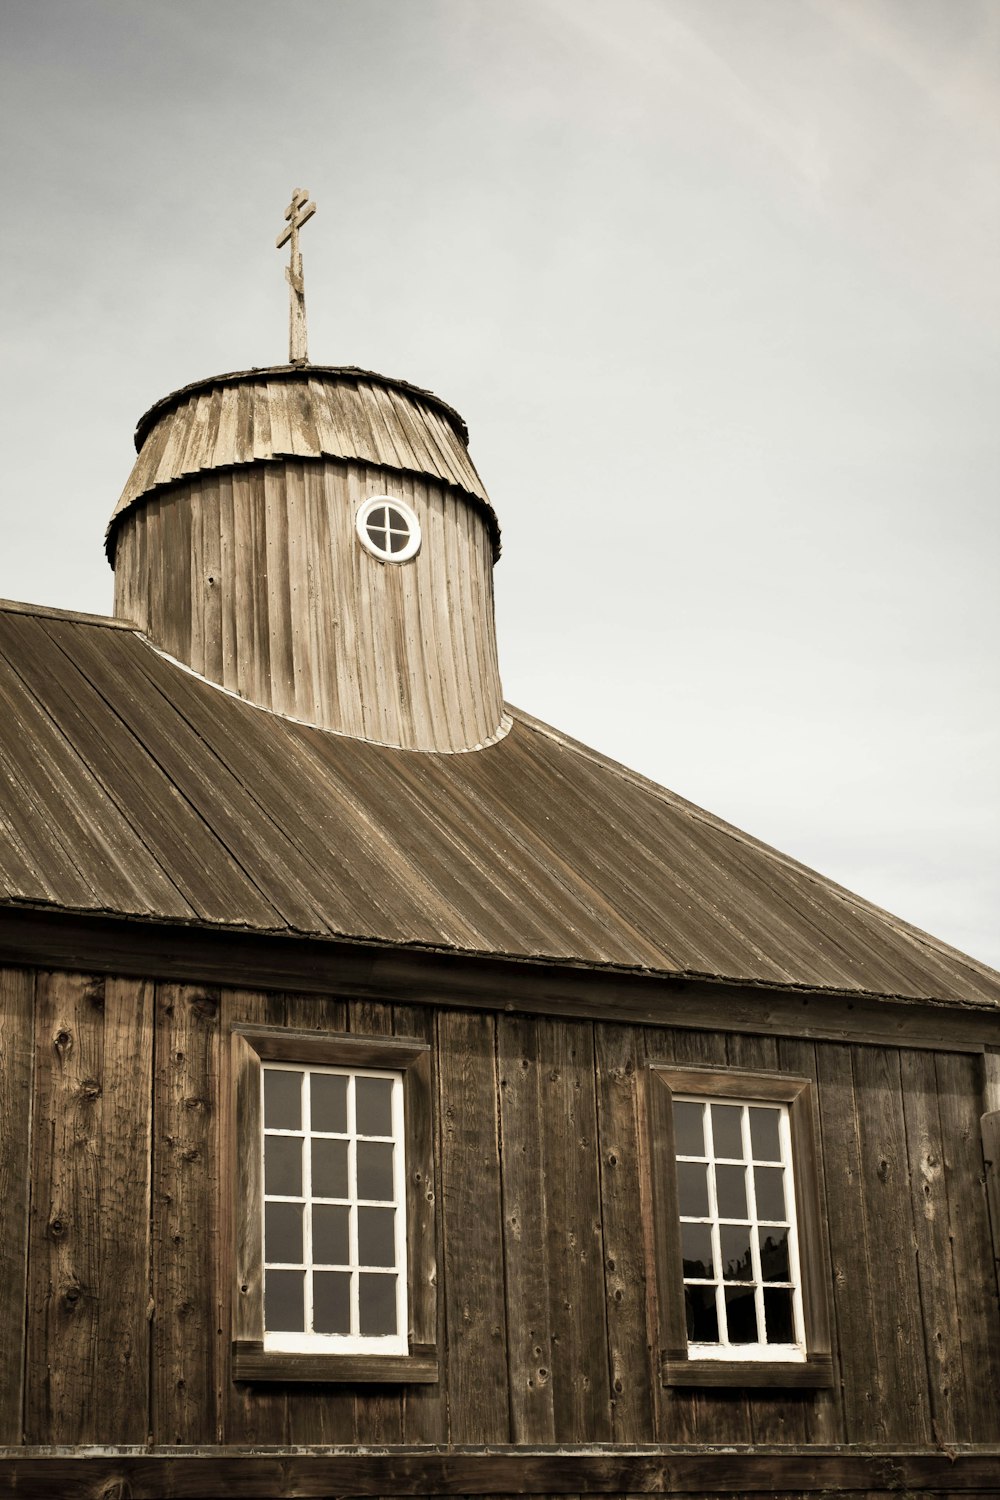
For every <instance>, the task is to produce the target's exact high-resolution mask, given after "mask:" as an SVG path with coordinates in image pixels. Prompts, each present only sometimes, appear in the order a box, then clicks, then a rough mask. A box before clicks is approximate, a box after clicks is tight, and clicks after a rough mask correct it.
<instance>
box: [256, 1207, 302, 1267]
mask: <svg viewBox="0 0 1000 1500" xmlns="http://www.w3.org/2000/svg"><path fill="white" fill-rule="evenodd" d="M264 1259H265V1260H271V1261H274V1260H281V1261H290V1262H291V1263H292V1265H301V1264H302V1204H301V1203H265V1204H264Z"/></svg>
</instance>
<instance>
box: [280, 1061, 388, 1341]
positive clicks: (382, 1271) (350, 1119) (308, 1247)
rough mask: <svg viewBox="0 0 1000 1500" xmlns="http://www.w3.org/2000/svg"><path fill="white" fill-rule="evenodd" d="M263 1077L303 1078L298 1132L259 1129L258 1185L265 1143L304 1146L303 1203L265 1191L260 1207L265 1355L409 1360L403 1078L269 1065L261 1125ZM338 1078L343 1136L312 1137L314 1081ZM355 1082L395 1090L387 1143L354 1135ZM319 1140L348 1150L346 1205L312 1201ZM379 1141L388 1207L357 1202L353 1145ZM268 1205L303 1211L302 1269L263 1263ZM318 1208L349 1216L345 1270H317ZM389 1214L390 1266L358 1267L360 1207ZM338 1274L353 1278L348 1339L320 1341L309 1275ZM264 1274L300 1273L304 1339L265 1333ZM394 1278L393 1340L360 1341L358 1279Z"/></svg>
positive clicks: (329, 1336) (327, 1336)
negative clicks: (342, 1085)
mask: <svg viewBox="0 0 1000 1500" xmlns="http://www.w3.org/2000/svg"><path fill="white" fill-rule="evenodd" d="M268 1072H289V1073H298V1074H301V1075H302V1078H303V1085H302V1115H301V1127H302V1128H301V1129H300V1130H285V1129H276V1128H273V1127H270V1126H268V1125H267V1124H266V1121H265V1123H264V1126H263V1129H262V1131H261V1140H260V1152H261V1182H262V1183H263V1182H264V1180H265V1179H264V1175H263V1174H264V1148H265V1141H266V1140H267V1138H268V1137H269V1136H271V1137H276V1136H277V1137H280V1136H284V1137H289V1138H296V1139H300V1140H302V1142H303V1151H302V1173H303V1178H302V1193H301V1195H300V1196H294V1197H290V1196H285V1195H282V1194H275V1193H268V1192H267V1191H266V1188H265V1191H264V1194H263V1204H264V1208H265V1212H264V1213H262V1215H261V1240H262V1245H261V1255H262V1265H263V1267H264V1278H265V1304H264V1305H265V1313H264V1349H265V1351H267V1352H272V1351H273V1352H284V1353H289V1354H316V1353H323V1352H326V1353H330V1354H406V1352H407V1336H406V1328H407V1311H408V1310H407V1264H406V1161H405V1153H406V1144H405V1132H404V1124H403V1075H402V1073H399V1072H395V1071H389V1070H383V1069H375V1068H351V1067H336V1066H330V1065H315V1064H306V1063H286V1062H266V1063H265V1064H264V1066H263V1067H262V1069H261V1119H262V1121H263V1120H264V1079H265V1075H266V1074H267V1073H268ZM320 1074H326V1075H337V1076H340V1077H345V1078H347V1079H348V1080H349V1083H348V1089H347V1130H346V1131H317V1130H313V1129H312V1123H311V1117H310V1097H311V1080H312V1078H314V1077H315V1076H317V1075H320ZM359 1078H381V1079H388V1080H389V1081H390V1082H391V1084H392V1093H391V1111H392V1122H391V1123H392V1135H391V1137H389V1136H379V1137H369V1136H364V1135H361V1134H360V1133H359V1132H358V1130H357V1128H356V1127H357V1120H356V1112H355V1089H356V1081H357V1079H359ZM314 1139H318V1140H346V1141H347V1143H348V1196H347V1197H346V1198H339V1199H329V1198H322V1197H318V1196H314V1195H313V1193H312V1182H311V1177H312V1167H311V1163H312V1152H311V1150H310V1149H309V1147H310V1144H311V1142H312V1141H313V1140H314ZM359 1140H361V1141H364V1140H378V1141H380V1142H383V1143H384V1142H388V1141H390V1140H391V1143H392V1146H393V1197H392V1202H391V1204H390V1203H389V1202H388V1201H387V1200H374V1199H364V1198H360V1197H359V1195H358V1191H357V1145H358V1141H359ZM268 1203H301V1204H302V1205H303V1215H302V1235H303V1246H302V1249H303V1260H302V1262H301V1263H296V1264H292V1263H290V1262H282V1261H269V1260H268V1259H267V1244H266V1234H265V1229H264V1225H265V1221H266V1206H267V1204H268ZM316 1203H319V1204H323V1203H336V1204H337V1205H338V1206H341V1207H347V1208H348V1209H349V1213H350V1218H349V1225H350V1229H349V1235H350V1241H349V1254H350V1265H348V1266H332V1265H331V1266H327V1265H325V1264H323V1265H318V1264H317V1263H316V1262H315V1261H314V1259H313V1254H312V1206H313V1205H314V1204H316ZM369 1205H370V1206H373V1207H380V1208H385V1207H392V1209H393V1210H394V1214H395V1219H394V1231H395V1233H394V1249H395V1263H394V1265H393V1267H392V1268H391V1270H390V1269H389V1268H385V1267H365V1266H361V1265H360V1262H359V1258H358V1229H357V1225H358V1208H359V1207H365V1206H369ZM327 1269H330V1270H338V1271H347V1272H349V1274H350V1277H351V1285H350V1311H351V1332H350V1333H349V1334H340V1333H317V1332H315V1331H313V1330H312V1328H311V1324H312V1319H313V1295H312V1291H313V1274H314V1272H315V1271H316V1270H327ZM268 1270H296V1271H297V1270H302V1271H303V1272H304V1273H305V1274H304V1288H303V1292H304V1314H305V1316H304V1321H305V1323H306V1329H305V1331H303V1332H301V1333H296V1332H293V1331H290V1330H287V1329H275V1330H273V1331H272V1330H269V1329H268V1327H267V1312H266V1307H267V1302H266V1281H267V1273H268ZM362 1272H365V1273H366V1274H374V1275H392V1276H394V1277H395V1281H396V1332H395V1333H394V1334H362V1333H360V1332H359V1331H358V1324H359V1306H360V1298H359V1291H358V1278H359V1275H360V1274H361V1273H362Z"/></svg>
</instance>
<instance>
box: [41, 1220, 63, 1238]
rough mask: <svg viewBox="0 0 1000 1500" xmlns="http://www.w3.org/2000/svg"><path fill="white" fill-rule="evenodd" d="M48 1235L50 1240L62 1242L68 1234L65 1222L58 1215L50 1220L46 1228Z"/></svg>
mask: <svg viewBox="0 0 1000 1500" xmlns="http://www.w3.org/2000/svg"><path fill="white" fill-rule="evenodd" d="M46 1233H47V1234H48V1236H49V1239H50V1240H61V1239H62V1237H63V1235H64V1234H65V1233H66V1224H65V1221H64V1220H63V1219H60V1218H59V1216H58V1214H57V1215H56V1217H55V1218H53V1219H50V1220H49V1222H48V1224H47V1226H46Z"/></svg>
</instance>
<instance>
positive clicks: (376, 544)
mask: <svg viewBox="0 0 1000 1500" xmlns="http://www.w3.org/2000/svg"><path fill="white" fill-rule="evenodd" d="M355 524H356V526H357V531H358V536H359V537H360V538H361V541H362V542H363V544H364V545H365V546H366V547H367V548H368V551H369V552H371V553H373V554H374V556H375V557H377V558H379V559H380V561H381V562H408V561H409V559H410V558H411V557H415V556H416V554H417V552H418V551H419V549H420V522H419V521H418V520H417V517H416V515H415V513H414V512H413V511H412V510H411V509H410V507H409V506H408V505H407V504H406V501H405V500H394V499H393V498H392V496H391V495H373V496H372V498H371V499H370V500H366V501H365V503H364V505H362V507H361V509H360V510H359V511H358V516H357V521H356V523H355Z"/></svg>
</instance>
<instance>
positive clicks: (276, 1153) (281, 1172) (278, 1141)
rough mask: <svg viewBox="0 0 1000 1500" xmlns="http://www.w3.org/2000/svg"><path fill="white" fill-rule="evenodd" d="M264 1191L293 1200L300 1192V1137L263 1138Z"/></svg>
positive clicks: (274, 1136) (275, 1136)
mask: <svg viewBox="0 0 1000 1500" xmlns="http://www.w3.org/2000/svg"><path fill="white" fill-rule="evenodd" d="M264 1191H265V1193H276V1194H277V1195H278V1196H279V1197H280V1198H295V1197H297V1196H298V1195H299V1194H300V1193H301V1192H302V1137H301V1136H297V1135H266V1136H265V1137H264Z"/></svg>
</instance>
